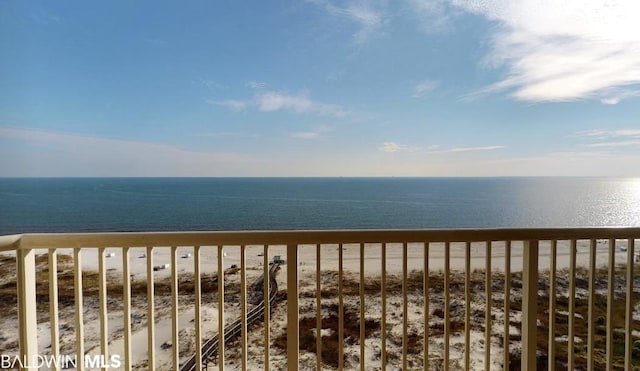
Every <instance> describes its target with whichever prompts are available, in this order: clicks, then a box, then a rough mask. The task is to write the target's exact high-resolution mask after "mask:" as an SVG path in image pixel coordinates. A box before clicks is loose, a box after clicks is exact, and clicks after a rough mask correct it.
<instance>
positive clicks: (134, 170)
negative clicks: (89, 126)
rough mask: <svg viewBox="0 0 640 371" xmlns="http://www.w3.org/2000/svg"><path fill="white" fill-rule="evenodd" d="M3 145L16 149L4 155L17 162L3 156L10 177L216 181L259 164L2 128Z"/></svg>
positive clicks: (159, 146)
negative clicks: (208, 178) (245, 166)
mask: <svg viewBox="0 0 640 371" xmlns="http://www.w3.org/2000/svg"><path fill="white" fill-rule="evenodd" d="M0 139H5V140H11V142H12V143H13V144H14V145H13V146H11V148H3V149H2V151H3V152H5V151H15V152H11V154H12V156H10V157H7V156H0V169H3V174H5V175H8V176H204V175H209V176H214V175H231V174H237V173H236V172H239V171H241V170H240V169H239V168H238V166H239V164H250V163H254V162H256V160H255V159H253V158H251V157H249V156H246V155H242V154H237V153H225V152H210V151H195V150H190V149H183V148H180V147H177V146H174V145H170V144H165V143H153V142H141V141H133V140H123V139H113V138H105V137H98V136H91V135H86V134H77V133H64V132H51V131H44V130H38V129H26V128H12V127H0ZM23 146H24V147H23ZM21 148H25V149H24V150H21ZM34 148H37V150H34Z"/></svg>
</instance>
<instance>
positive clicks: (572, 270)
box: [567, 240, 577, 370]
mask: <svg viewBox="0 0 640 371" xmlns="http://www.w3.org/2000/svg"><path fill="white" fill-rule="evenodd" d="M570 248H571V251H569V253H570V255H569V310H568V312H569V329H568V337H569V339H568V340H569V341H568V343H567V361H568V365H569V370H574V369H575V340H574V336H575V326H576V315H575V310H576V302H575V300H576V299H575V297H576V254H577V241H576V240H571V247H570Z"/></svg>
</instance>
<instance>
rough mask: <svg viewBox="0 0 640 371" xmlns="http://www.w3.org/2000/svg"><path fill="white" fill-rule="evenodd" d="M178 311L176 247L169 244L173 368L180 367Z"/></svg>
mask: <svg viewBox="0 0 640 371" xmlns="http://www.w3.org/2000/svg"><path fill="white" fill-rule="evenodd" d="M178 313H179V311H178V247H177V246H171V356H172V357H171V358H172V364H173V369H174V370H177V369H178V368H179V367H180V341H179V340H180V339H179V331H178V329H179V328H178V326H179V323H178Z"/></svg>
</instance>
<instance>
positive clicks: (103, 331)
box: [98, 247, 109, 359]
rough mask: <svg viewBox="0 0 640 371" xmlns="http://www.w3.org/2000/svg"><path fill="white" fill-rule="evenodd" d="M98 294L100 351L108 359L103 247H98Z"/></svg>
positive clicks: (105, 275) (105, 276)
mask: <svg viewBox="0 0 640 371" xmlns="http://www.w3.org/2000/svg"><path fill="white" fill-rule="evenodd" d="M98 275H99V278H98V294H99V296H100V309H99V317H100V352H101V354H102V356H104V357H105V359H109V355H108V352H109V349H108V347H109V327H108V324H107V319H108V318H107V269H106V262H105V248H104V247H101V248H99V249H98Z"/></svg>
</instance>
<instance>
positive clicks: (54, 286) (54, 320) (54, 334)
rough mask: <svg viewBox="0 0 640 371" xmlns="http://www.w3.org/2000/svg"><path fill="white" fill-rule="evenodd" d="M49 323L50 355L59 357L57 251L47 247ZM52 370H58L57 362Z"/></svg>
mask: <svg viewBox="0 0 640 371" xmlns="http://www.w3.org/2000/svg"><path fill="white" fill-rule="evenodd" d="M49 323H50V324H51V326H50V327H51V355H52V356H53V358H55V359H57V358H58V357H60V325H59V319H58V253H57V252H56V249H49ZM52 366H53V369H54V370H56V371H57V370H60V367H59V365H58V364H57V363H55V364H53V365H52Z"/></svg>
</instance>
